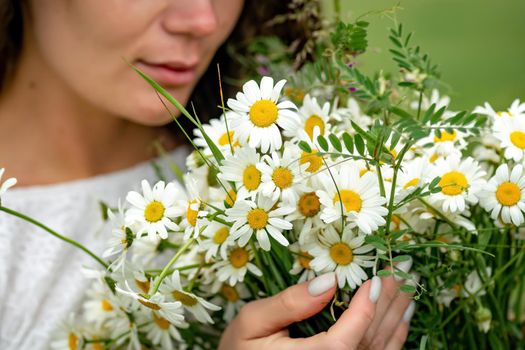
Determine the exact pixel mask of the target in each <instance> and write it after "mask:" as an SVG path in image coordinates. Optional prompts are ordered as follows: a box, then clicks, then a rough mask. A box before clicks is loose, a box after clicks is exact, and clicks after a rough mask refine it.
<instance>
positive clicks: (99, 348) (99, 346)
mask: <svg viewBox="0 0 525 350" xmlns="http://www.w3.org/2000/svg"><path fill="white" fill-rule="evenodd" d="M91 345H92V346H93V350H104V343H91Z"/></svg>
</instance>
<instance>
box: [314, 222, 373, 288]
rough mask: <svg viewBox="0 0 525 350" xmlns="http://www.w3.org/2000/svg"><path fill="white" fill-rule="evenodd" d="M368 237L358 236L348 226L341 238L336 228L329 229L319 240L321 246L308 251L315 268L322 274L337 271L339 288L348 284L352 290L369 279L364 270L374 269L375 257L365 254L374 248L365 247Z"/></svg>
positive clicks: (318, 245)
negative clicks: (367, 268)
mask: <svg viewBox="0 0 525 350" xmlns="http://www.w3.org/2000/svg"><path fill="white" fill-rule="evenodd" d="M364 242H365V235H356V234H355V233H354V231H353V230H352V229H351V228H350V227H349V226H346V227H345V229H344V231H343V235H342V236H340V235H339V233H338V232H337V231H336V230H335V228H334V227H333V226H327V227H326V228H325V229H324V230H323V233H322V234H321V235H320V237H319V243H318V244H316V245H315V246H314V247H313V248H311V249H310V250H309V251H308V252H309V253H310V254H311V255H312V256H313V259H312V260H311V261H310V266H311V268H312V269H313V270H314V271H316V272H318V273H324V272H330V271H335V274H336V276H337V283H338V285H339V288H343V287H344V286H345V285H346V284H348V286H349V287H350V288H351V289H355V288H356V287H357V286H360V285H361V284H362V283H363V282H364V281H366V280H367V279H368V276H367V274H366V272H365V271H364V270H363V267H365V268H366V267H372V266H374V259H375V256H374V255H364V254H366V253H369V252H371V251H372V250H373V249H374V247H373V246H372V245H370V244H364Z"/></svg>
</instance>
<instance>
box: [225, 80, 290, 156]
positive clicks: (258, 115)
mask: <svg viewBox="0 0 525 350" xmlns="http://www.w3.org/2000/svg"><path fill="white" fill-rule="evenodd" d="M285 83H286V80H280V81H279V82H277V83H276V84H275V86H274V83H273V79H272V78H270V77H263V78H262V79H261V84H260V86H259V85H257V83H256V82H255V81H254V80H250V81H249V82H247V83H246V84H244V86H243V87H242V89H243V92H238V93H237V95H236V98H235V99H232V98H230V99H228V102H227V103H228V107H230V108H231V109H232V110H233V111H234V112H236V116H235V117H232V119H231V125H232V129H233V130H234V132H235V133H236V134H238V137H239V140H240V142H241V143H248V144H249V146H250V147H252V148H256V147H260V148H261V152H263V153H266V152H268V151H274V150H278V149H280V148H281V146H282V137H281V131H280V130H279V127H280V128H282V129H284V130H285V131H288V132H292V131H293V129H294V127H295V126H296V125H297V119H298V117H297V113H296V109H297V107H296V106H295V105H294V104H293V103H292V102H290V101H286V100H285V101H281V102H279V97H280V94H281V90H282V88H283V86H284V84H285Z"/></svg>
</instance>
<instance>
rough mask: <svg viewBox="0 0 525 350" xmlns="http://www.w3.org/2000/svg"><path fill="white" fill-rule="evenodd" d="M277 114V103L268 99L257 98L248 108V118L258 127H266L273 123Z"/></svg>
mask: <svg viewBox="0 0 525 350" xmlns="http://www.w3.org/2000/svg"><path fill="white" fill-rule="evenodd" d="M278 114H279V111H278V109H277V105H276V104H275V102H273V101H270V100H259V101H257V102H255V103H254V104H253V105H252V107H251V108H250V120H251V121H252V123H253V124H254V125H255V126H258V127H260V128H266V127H269V126H270V125H272V124H273V123H275V121H276V120H277V116H278Z"/></svg>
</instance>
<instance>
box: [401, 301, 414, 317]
mask: <svg viewBox="0 0 525 350" xmlns="http://www.w3.org/2000/svg"><path fill="white" fill-rule="evenodd" d="M414 310H416V303H415V302H414V301H411V302H410V304H408V307H407V309H406V310H405V313H404V314H403V321H405V322H409V321H410V319H411V318H412V316H413V315H414Z"/></svg>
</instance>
